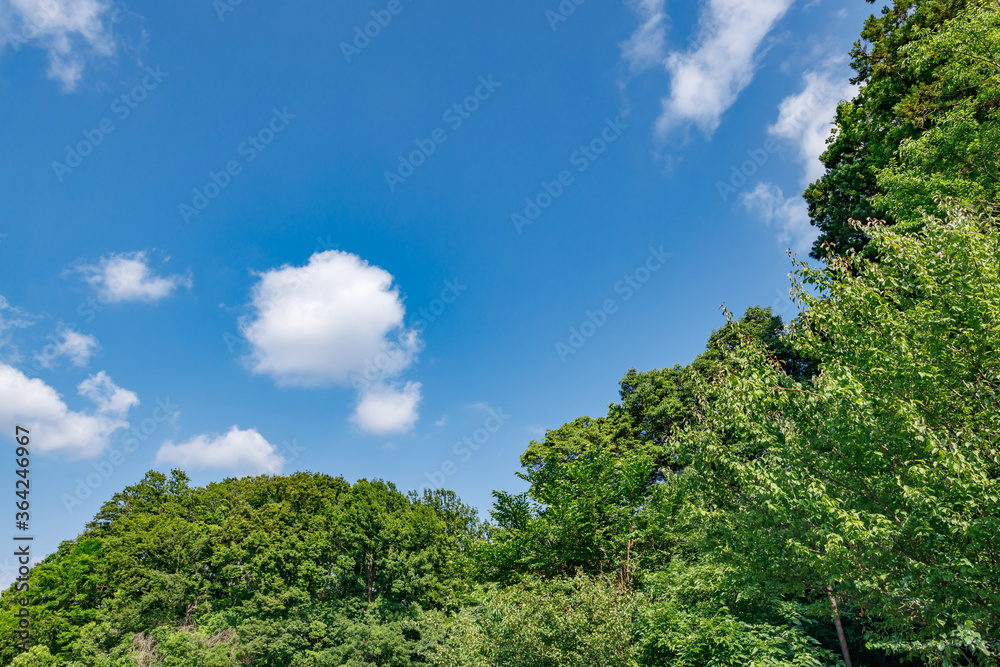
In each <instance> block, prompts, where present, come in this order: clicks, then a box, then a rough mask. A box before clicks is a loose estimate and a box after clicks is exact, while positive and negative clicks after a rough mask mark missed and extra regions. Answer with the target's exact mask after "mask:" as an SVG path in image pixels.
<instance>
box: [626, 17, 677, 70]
mask: <svg viewBox="0 0 1000 667" xmlns="http://www.w3.org/2000/svg"><path fill="white" fill-rule="evenodd" d="M627 4H628V5H629V6H630V7H631V8H632V9H633V10H634V11H635V13H636V14H638V15H639V19H640V20H641V21H642V23H641V24H640V26H639V28H638V29H636V31H635V32H634V33H632V36H631V37H629V39H628V41H626V42H625V43H624V44H622V57H623V58H625V60H626V62H628V64H629V69H630V70H632V71H633V72H636V71H640V70H644V69H647V68H649V67H653V66H656V65H659V64H660V63H662V62H663V57H664V48H665V44H666V32H667V11H666V8H665V0H627Z"/></svg>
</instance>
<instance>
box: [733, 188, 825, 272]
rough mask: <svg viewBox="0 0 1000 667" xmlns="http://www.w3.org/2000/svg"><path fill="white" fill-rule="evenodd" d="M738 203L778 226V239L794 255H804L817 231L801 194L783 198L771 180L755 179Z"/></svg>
mask: <svg viewBox="0 0 1000 667" xmlns="http://www.w3.org/2000/svg"><path fill="white" fill-rule="evenodd" d="M740 203H741V204H742V205H743V206H745V207H746V208H747V209H749V210H750V211H752V212H754V213H756V214H757V215H759V216H760V217H762V218H763V219H764V220H765V221H766V222H767V223H768V224H770V225H774V226H775V227H777V229H778V241H779V243H782V244H784V245H787V246H788V247H789V248H791V249H792V250H793V251H794V252H795V253H796V254H798V255H806V254H808V253H809V250H810V249H811V248H812V245H813V242H815V241H816V238H817V237H818V236H819V232H818V231H817V229H816V228H815V227H813V226H812V224H811V223H810V222H809V209H808V208H807V207H806V202H805V200H804V199H803V198H802V197H793V198H791V199H786V198H785V195H784V193H783V192H782V191H781V188H779V187H778V186H776V185H773V184H772V183H759V184H758V185H757V187H756V188H754V189H753V190H752V191H750V192H746V193H744V194H743V195H742V196H741V197H740Z"/></svg>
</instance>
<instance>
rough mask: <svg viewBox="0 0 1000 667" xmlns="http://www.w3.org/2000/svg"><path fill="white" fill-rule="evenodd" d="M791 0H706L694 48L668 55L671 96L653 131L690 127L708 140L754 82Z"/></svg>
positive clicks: (667, 64) (667, 67) (664, 102)
mask: <svg viewBox="0 0 1000 667" xmlns="http://www.w3.org/2000/svg"><path fill="white" fill-rule="evenodd" d="M793 2H794V0H753V1H751V0H708V2H707V3H706V4H705V6H704V7H703V8H702V12H701V18H700V22H699V26H698V29H697V33H696V37H695V40H694V44H693V45H692V46H691V48H689V49H688V50H686V51H672V52H670V53H669V54H667V56H666V59H665V60H664V66H665V67H666V70H667V72H668V73H669V74H670V94H669V96H668V97H666V98H665V99H664V100H663V112H662V114H661V115H660V118H659V119H658V120H657V123H656V129H657V133H658V134H659V135H660V136H665V135H666V134H668V133H669V132H670V131H672V130H673V129H675V128H678V127H683V126H686V125H689V124H694V125H696V126H698V128H699V129H701V131H702V132H704V133H705V134H706V135H708V136H711V135H712V134H713V133H714V132H715V130H716V129H717V128H718V126H719V123H720V121H721V119H722V115H723V114H724V113H725V112H726V110H728V109H729V107H731V106H732V105H733V103H734V102H736V100H737V98H738V97H739V94H740V93H741V92H742V91H743V89H744V88H746V87H747V86H748V85H749V84H750V82H751V81H753V77H754V74H755V72H756V70H757V64H758V61H759V59H760V53H761V51H762V44H763V43H764V40H765V38H766V37H767V35H768V34H769V33H770V32H771V30H772V29H773V28H774V26H775V25H776V24H777V23H778V21H779V20H780V19H781V18H782V17H783V16H784V15H785V13H786V12H788V10H789V8H790V7H791V6H792V3H793Z"/></svg>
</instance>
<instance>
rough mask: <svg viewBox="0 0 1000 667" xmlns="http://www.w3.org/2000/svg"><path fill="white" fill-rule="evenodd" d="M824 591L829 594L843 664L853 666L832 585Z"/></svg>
mask: <svg viewBox="0 0 1000 667" xmlns="http://www.w3.org/2000/svg"><path fill="white" fill-rule="evenodd" d="M826 592H827V595H829V596H830V606H831V607H833V624H834V625H835V626H837V637H838V638H839V639H840V651H841V653H843V654H844V664H845V665H847V667H854V666H853V665H852V664H851V652H850V650H849V649H848V648H847V636H846V635H844V624H843V623H841V622H840V610H839V609H837V598H835V597H834V596H833V586H827V587H826Z"/></svg>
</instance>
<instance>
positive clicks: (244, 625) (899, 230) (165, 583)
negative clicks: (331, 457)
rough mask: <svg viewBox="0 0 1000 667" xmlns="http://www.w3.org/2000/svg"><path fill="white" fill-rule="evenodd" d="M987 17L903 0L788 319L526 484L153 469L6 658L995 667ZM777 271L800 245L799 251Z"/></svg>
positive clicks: (848, 130)
mask: <svg viewBox="0 0 1000 667" xmlns="http://www.w3.org/2000/svg"><path fill="white" fill-rule="evenodd" d="M998 53H1000V3H998V2H997V1H996V0H991V1H988V2H987V1H982V0H924V1H913V0H896V1H895V2H894V3H893V4H892V6H890V7H887V8H886V9H885V10H884V11H883V12H882V13H881V14H879V15H876V16H872V17H871V18H870V19H869V20H868V21H867V23H866V25H865V28H864V32H863V34H862V37H861V39H860V40H859V41H858V42H857V44H856V46H855V48H854V50H853V51H852V54H851V55H852V66H853V69H854V72H855V79H854V80H855V83H857V84H859V86H860V92H859V94H858V96H857V97H856V98H855V99H853V100H849V101H845V102H843V103H842V104H841V105H840V107H839V109H838V111H837V116H836V121H835V125H834V129H835V132H834V134H833V135H832V137H831V140H830V142H829V144H828V150H827V151H826V153H825V154H824V155H823V158H822V159H823V162H824V164H825V165H826V173H825V175H824V176H823V177H822V178H820V179H819V180H818V181H817V182H816V183H814V184H812V185H811V186H810V187H809V189H808V191H807V192H806V198H807V201H808V203H809V208H810V214H811V216H812V220H813V222H814V224H815V225H816V226H817V227H818V228H819V230H820V232H821V237H820V239H819V241H818V242H817V244H816V246H815V248H814V252H813V254H814V256H815V257H816V258H817V259H819V260H821V261H819V262H817V263H816V265H815V266H810V265H809V264H806V263H798V262H795V265H794V280H793V289H792V291H793V296H794V298H795V299H796V301H797V302H798V303H799V305H800V306H801V314H800V315H799V316H798V317H796V318H795V319H794V320H792V321H791V322H787V323H786V322H783V321H782V320H781V318H779V317H778V316H777V315H775V314H774V313H772V312H771V311H770V310H768V309H763V308H751V309H749V310H748V311H747V312H746V313H743V314H741V316H739V317H736V316H735V315H729V316H728V318H727V320H726V322H725V324H724V326H722V327H721V328H720V329H719V330H718V331H716V332H715V333H713V334H712V335H711V337H710V338H709V340H708V343H707V345H706V349H705V351H704V353H702V354H701V355H700V356H698V358H697V359H695V361H694V362H692V363H691V364H690V365H688V366H683V367H682V366H675V367H672V368H663V369H657V370H652V371H648V372H638V371H636V370H634V369H633V370H630V371H628V372H627V373H626V374H625V376H624V377H623V379H622V381H621V384H620V398H619V401H618V402H616V403H614V404H612V405H610V406H609V409H608V412H607V414H606V415H603V416H599V417H595V418H591V417H581V418H579V419H577V420H575V421H573V422H570V423H568V424H565V425H563V426H561V427H559V428H555V429H553V430H550V431H548V432H547V433H546V435H545V437H544V439H542V440H541V441H538V442H531V443H530V444H529V445H528V447H527V449H526V450H525V451H524V454H523V456H522V458H521V462H522V464H523V468H522V471H521V472H519V473H517V474H518V475H519V476H520V477H521V478H522V479H523V480H524V481H525V482H526V483H527V485H528V491H526V492H525V493H521V494H512V493H505V492H501V491H498V492H495V493H494V499H495V502H494V505H493V508H492V511H491V512H490V516H489V517H479V516H478V515H477V513H476V511H475V510H474V509H473V508H471V507H469V506H467V505H465V504H463V503H462V502H461V500H460V499H459V498H458V497H456V495H455V494H454V493H452V492H450V491H446V490H439V491H435V492H425V493H424V494H423V495H418V494H416V493H410V494H409V495H406V494H403V493H401V492H400V491H399V490H397V489H396V488H395V487H394V486H393V485H392V484H391V483H389V482H384V481H380V480H374V481H366V480H361V481H359V482H357V483H356V484H353V485H351V484H349V483H347V482H345V481H344V480H343V479H341V478H334V477H330V476H326V475H319V474H305V473H300V474H295V475H291V476H287V477H270V476H264V477H254V478H243V479H229V480H226V481H224V482H221V483H217V484H211V485H209V486H207V487H204V488H192V487H191V486H190V484H189V481H188V478H187V477H186V475H185V474H184V473H183V472H181V471H174V472H173V473H172V474H171V475H170V476H166V475H163V474H160V473H156V472H150V473H148V474H147V475H146V477H145V479H143V480H142V481H141V482H140V483H138V484H136V485H134V486H131V487H128V488H126V489H124V490H123V491H122V492H120V493H118V494H116V495H115V496H114V497H113V498H112V499H111V500H110V501H109V502H108V503H106V504H105V505H104V506H103V507H102V508H101V510H100V511H99V512H98V514H97V515H96V516H95V517H94V519H93V521H92V522H90V524H89V525H88V526H87V528H86V530H85V531H84V532H83V534H81V535H80V536H78V537H77V538H76V539H74V540H70V541H66V542H64V543H62V545H61V546H60V547H59V549H58V551H57V552H56V553H54V554H52V555H51V556H49V557H48V558H46V559H45V561H44V562H43V563H40V564H38V565H36V566H35V567H34V568H33V569H32V571H31V582H32V587H31V589H30V591H29V592H28V593H27V597H28V602H29V605H30V609H31V614H32V617H31V618H32V620H31V631H32V644H33V645H32V647H31V648H30V650H29V651H27V652H24V651H20V650H18V649H17V643H18V641H19V640H18V635H17V629H18V617H17V614H18V612H19V610H20V609H21V598H22V597H23V595H22V594H21V593H19V592H17V591H16V590H14V589H13V588H11V589H8V590H7V591H6V592H4V594H3V596H2V598H0V664H2V665H15V666H17V667H28V666H31V667H125V666H129V667H131V666H141V667H147V666H160V665H162V666H168V667H191V666H197V667H231V666H236V665H254V666H260V667H320V666H327V665H331V666H332V665H354V666H360V665H380V666H385V667H405V666H416V665H427V666H431V665H434V666H441V667H445V666H447V667H571V666H572V667H589V666H594V667H596V666H601V667H618V666H621V667H628V666H642V667H647V666H649V667H652V666H663V667H820V666H827V665H829V666H834V665H844V664H852V665H859V666H871V667H875V666H882V667H888V666H899V667H908V666H918V665H934V666H958V665H970V666H977V667H982V666H996V665H1000V657H998V656H1000V562H998V559H1000V481H998V480H1000V475H998V473H1000V456H998V451H997V448H998V443H1000V409H998V398H1000V328H998V318H1000V241H998V238H1000V237H998V234H997V232H998V225H997V202H998V201H1000V199H998V188H1000V179H998V170H1000V125H998V123H997V121H998V115H1000V56H998ZM793 261H794V260H793Z"/></svg>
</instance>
